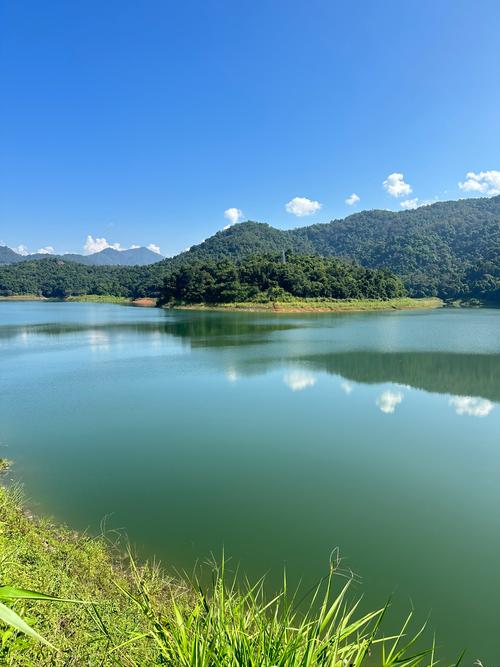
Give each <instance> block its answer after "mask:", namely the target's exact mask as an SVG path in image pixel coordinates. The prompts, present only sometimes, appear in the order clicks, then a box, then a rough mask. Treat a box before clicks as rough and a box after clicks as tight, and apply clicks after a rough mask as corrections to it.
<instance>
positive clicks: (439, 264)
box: [166, 196, 500, 298]
mask: <svg viewBox="0 0 500 667" xmlns="http://www.w3.org/2000/svg"><path fill="white" fill-rule="evenodd" d="M281 250H293V251H294V252H296V253H317V254H320V255H335V256H339V257H347V258H350V259H353V260H355V261H356V262H358V263H359V264H361V265H362V266H366V267H370V268H388V269H389V270H390V271H393V272H394V273H396V274H397V275H399V276H400V277H401V278H402V279H403V281H404V282H405V284H406V286H407V288H408V289H409V292H410V293H411V294H412V295H414V296H432V295H438V296H441V297H444V298H451V297H463V298H467V297H472V296H474V297H479V298H498V297H499V289H500V196H498V197H492V198H479V199H463V200H460V201H448V202H437V203H435V204H432V205H429V206H422V207H420V208H417V209H415V210H411V211H400V212H393V211H378V210H373V211H363V212H361V213H355V214H354V215H351V216H349V217H347V218H345V219H343V220H333V221H332V222H330V223H327V224H319V225H312V226H308V227H300V228H297V229H293V230H278V229H274V228H273V227H270V226H269V225H266V224H263V223H257V222H244V223H240V224H238V225H234V226H233V227H230V228H229V229H227V230H224V231H221V232H218V233H217V234H215V235H214V236H212V237H210V238H209V239H207V240H206V241H204V242H203V243H201V244H200V245H197V246H193V247H192V248H191V249H190V250H189V251H188V252H186V253H182V254H181V255H178V256H177V257H176V258H174V259H173V260H166V261H169V262H172V261H173V262H174V263H175V264H177V263H184V262H186V261H191V260H194V259H216V258H222V257H235V258H238V257H244V256H246V255H248V254H251V253H259V252H276V251H281Z"/></svg>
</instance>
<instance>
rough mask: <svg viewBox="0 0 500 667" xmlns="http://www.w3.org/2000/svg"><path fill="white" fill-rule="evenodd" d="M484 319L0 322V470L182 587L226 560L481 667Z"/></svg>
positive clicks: (21, 313)
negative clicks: (426, 624) (332, 588)
mask: <svg viewBox="0 0 500 667" xmlns="http://www.w3.org/2000/svg"><path fill="white" fill-rule="evenodd" d="M499 332H500V311H495V310H468V311H467V310H458V311H455V310H441V311H425V312H391V313H368V314H359V315H358V314H346V315H335V314H321V315H304V316H303V315H300V316H297V315H275V314H266V315H260V314H250V313H241V314H234V313H197V312H164V311H161V310H155V309H152V310H145V309H134V308H127V307H122V306H116V305H103V304H97V305H96V304H84V303H37V302H32V303H0V369H1V371H0V392H1V401H0V456H7V457H8V458H11V459H14V460H15V462H16V465H15V469H14V471H15V476H16V477H18V478H21V479H22V480H23V481H24V483H25V485H26V490H27V492H28V494H29V496H30V498H31V499H32V504H33V505H34V506H35V507H36V508H37V509H38V511H40V512H44V513H49V514H52V515H54V516H55V517H57V518H58V519H60V520H63V521H66V522H68V523H69V524H70V525H71V526H73V527H75V528H86V527H87V526H90V527H91V529H92V530H94V531H97V530H98V529H99V525H100V522H101V520H102V519H103V518H104V517H108V518H107V524H108V525H110V526H112V527H125V528H126V530H127V532H128V535H129V536H130V539H131V541H132V542H133V543H134V544H136V545H137V547H138V549H139V550H140V552H141V554H143V555H145V556H147V555H153V554H155V555H156V556H158V557H159V558H161V559H162V560H163V561H164V562H166V563H168V564H169V565H173V566H176V567H180V568H187V569H189V568H190V567H191V566H192V565H193V563H194V562H195V561H196V560H197V559H199V558H204V557H206V556H208V555H209V554H210V553H211V552H213V553H215V554H220V553H221V550H222V547H223V546H224V548H225V550H226V552H227V553H229V554H230V555H231V556H232V557H233V559H234V562H239V563H241V565H242V567H243V569H244V570H245V571H246V572H247V573H248V574H250V575H251V576H260V575H262V574H263V573H264V572H267V571H269V577H270V582H271V583H272V582H277V581H278V580H279V577H280V572H281V568H282V566H283V564H286V566H287V568H288V570H289V572H290V575H291V576H292V577H294V578H295V579H298V578H302V579H303V580H304V581H305V582H306V583H307V584H309V583H312V582H314V581H315V580H317V579H318V578H319V577H320V576H321V575H322V574H324V573H325V571H326V569H327V564H328V558H329V554H330V552H331V551H332V549H333V548H335V547H339V548H340V550H341V554H342V555H343V557H344V558H345V560H344V564H345V566H346V567H350V568H352V569H353V570H354V571H355V572H356V573H358V574H359V575H360V577H362V580H363V583H362V586H360V588H359V590H360V591H361V590H363V591H365V592H366V598H367V604H368V603H369V604H374V605H375V604H377V603H381V602H382V603H383V602H385V600H386V598H387V596H388V595H389V594H390V593H394V594H395V608H396V610H397V611H398V612H399V611H401V612H403V611H406V610H407V609H408V608H409V606H410V604H411V603H413V605H414V606H415V607H416V609H417V610H418V612H419V614H418V615H419V618H421V619H424V618H425V617H426V615H427V613H428V612H429V611H432V615H431V620H430V625H431V626H432V627H433V628H435V630H436V632H437V636H438V643H439V644H440V645H441V646H442V647H443V651H444V654H445V655H446V656H447V657H449V658H450V659H451V658H452V657H454V656H456V655H457V653H458V652H459V650H460V649H461V648H462V647H465V646H466V647H467V648H468V653H467V663H466V664H472V662H473V660H474V659H475V658H481V659H482V660H483V661H484V662H485V664H488V665H494V664H495V663H496V664H500V663H499V662H498V661H499V660H500V620H499V618H500V616H499V614H498V611H499V600H500V573H499V565H498V564H499V562H500V509H499V508H500V483H499V482H500V407H499V403H500V335H499Z"/></svg>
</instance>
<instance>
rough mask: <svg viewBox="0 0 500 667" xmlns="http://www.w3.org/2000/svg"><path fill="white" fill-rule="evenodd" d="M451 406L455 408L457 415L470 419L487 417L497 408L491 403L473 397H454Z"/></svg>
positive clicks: (451, 399)
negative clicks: (467, 416) (466, 416)
mask: <svg viewBox="0 0 500 667" xmlns="http://www.w3.org/2000/svg"><path fill="white" fill-rule="evenodd" d="M450 405H451V406H452V407H454V408H455V412H456V413H457V415H469V416H470V417H487V416H488V415H489V414H490V412H491V411H492V410H493V408H494V407H495V406H494V405H493V403H492V402H491V401H488V400H486V399H484V398H474V397H472V396H452V397H451V398H450Z"/></svg>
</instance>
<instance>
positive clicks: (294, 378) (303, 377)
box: [283, 371, 316, 391]
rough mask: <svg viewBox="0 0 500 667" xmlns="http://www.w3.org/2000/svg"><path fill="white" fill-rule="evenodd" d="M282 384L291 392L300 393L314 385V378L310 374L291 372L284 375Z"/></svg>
mask: <svg viewBox="0 0 500 667" xmlns="http://www.w3.org/2000/svg"><path fill="white" fill-rule="evenodd" d="M283 382H284V383H285V384H286V385H287V386H288V387H290V389H291V390H292V391H302V390H303V389H307V387H313V386H314V385H315V384H316V378H315V377H314V375H313V374H312V373H307V372H306V371H291V372H290V373H286V374H285V375H284V377H283Z"/></svg>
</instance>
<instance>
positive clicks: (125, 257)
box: [0, 246, 163, 266]
mask: <svg viewBox="0 0 500 667" xmlns="http://www.w3.org/2000/svg"><path fill="white" fill-rule="evenodd" d="M49 256H50V257H58V258H59V259H63V260H66V261H68V262H78V263H79V264H87V265H89V264H90V265H95V266H145V265H146V264H154V263H155V262H159V261H160V260H162V259H163V255H160V254H158V253H157V252H153V251H152V250H149V248H142V247H141V248H130V249H129V250H115V249H114V248H105V249H104V250H101V251H100V252H95V253H93V254H92V255H78V254H75V253H68V254H65V255H47V254H46V253H34V254H32V255H20V254H19V253H17V252H15V251H14V250H12V249H11V248H8V247H7V246H0V264H16V263H17V262H26V261H29V260H33V259H47V257H49Z"/></svg>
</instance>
